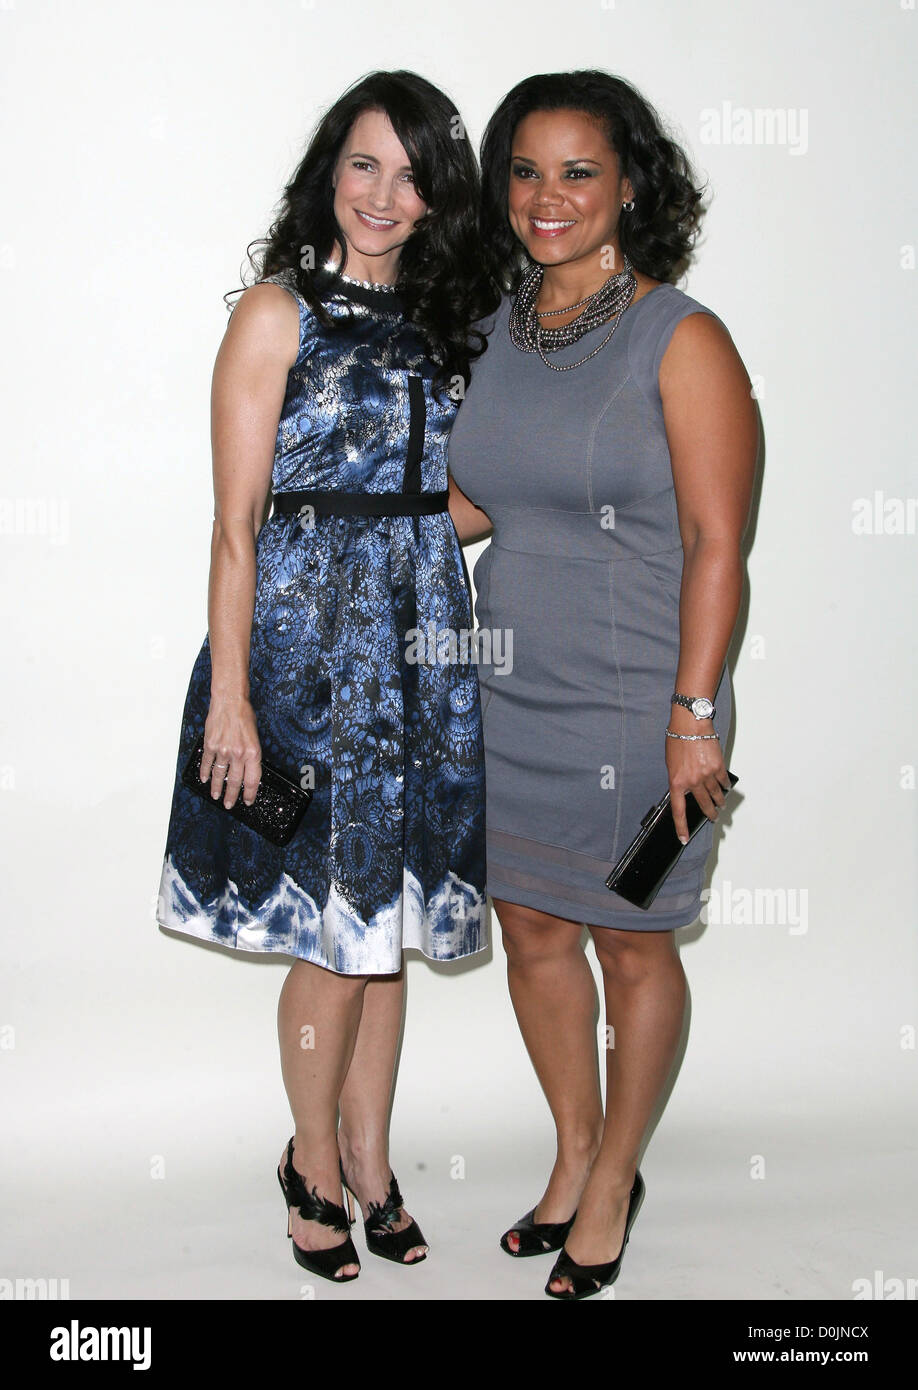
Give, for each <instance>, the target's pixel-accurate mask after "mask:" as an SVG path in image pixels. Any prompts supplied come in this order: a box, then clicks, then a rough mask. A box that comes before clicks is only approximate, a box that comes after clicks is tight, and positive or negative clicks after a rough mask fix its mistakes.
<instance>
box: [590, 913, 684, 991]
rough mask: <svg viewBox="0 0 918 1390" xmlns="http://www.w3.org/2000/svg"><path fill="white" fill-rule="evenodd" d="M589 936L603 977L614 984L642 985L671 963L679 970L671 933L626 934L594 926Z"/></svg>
mask: <svg viewBox="0 0 918 1390" xmlns="http://www.w3.org/2000/svg"><path fill="white" fill-rule="evenodd" d="M591 935H592V937H593V945H594V946H595V948H596V959H597V960H598V961H599V964H600V967H601V968H602V972H603V975H604V976H605V977H606V978H607V979H609V980H611V981H614V982H615V983H616V984H620V985H639V984H642V983H643V982H644V981H645V980H647V979H648V978H650V976H652V975H655V974H657V973H658V972H659V971H660V970H661V969H665V968H666V967H667V966H670V967H671V966H672V965H673V963H674V962H675V965H676V967H677V968H681V967H679V957H678V955H676V951H675V944H674V942H673V935H672V932H626V931H618V930H617V929H615V928H613V927H597V928H595V929H594V930H593V931H592V932H591Z"/></svg>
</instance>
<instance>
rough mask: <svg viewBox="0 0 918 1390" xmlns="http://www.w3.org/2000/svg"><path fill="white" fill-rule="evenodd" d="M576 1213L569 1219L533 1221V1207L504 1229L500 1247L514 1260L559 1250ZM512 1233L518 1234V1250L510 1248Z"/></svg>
mask: <svg viewBox="0 0 918 1390" xmlns="http://www.w3.org/2000/svg"><path fill="white" fill-rule="evenodd" d="M576 1215H577V1213H576V1211H575V1212H574V1215H573V1216H572V1217H571V1219H570V1220H569V1221H533V1219H532V1218H533V1217H534V1216H535V1207H533V1208H532V1210H531V1211H527V1213H526V1215H525V1216H521V1217H520V1219H519V1221H517V1223H516V1225H515V1226H511V1227H510V1229H509V1230H508V1231H504V1234H503V1235H502V1236H501V1238H500V1248H501V1250H505V1251H506V1252H507V1254H508V1255H512V1256H513V1258H514V1259H516V1260H519V1259H525V1258H526V1257H528V1256H529V1255H550V1254H551V1252H552V1251H553V1250H560V1249H561V1247H562V1245H563V1244H564V1242H565V1241H566V1240H567V1236H568V1232H569V1231H570V1229H571V1227H572V1226H573V1224H574V1218H575V1217H576ZM512 1235H517V1236H519V1249H518V1250H511V1249H510V1244H509V1241H508V1237H509V1236H512Z"/></svg>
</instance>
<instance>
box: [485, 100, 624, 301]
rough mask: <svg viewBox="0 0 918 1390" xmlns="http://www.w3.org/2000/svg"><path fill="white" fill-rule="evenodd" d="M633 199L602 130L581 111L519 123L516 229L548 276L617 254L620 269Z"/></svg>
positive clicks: (514, 149)
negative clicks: (621, 231) (625, 206)
mask: <svg viewBox="0 0 918 1390" xmlns="http://www.w3.org/2000/svg"><path fill="white" fill-rule="evenodd" d="M633 196H634V192H633V189H632V186H631V182H630V180H629V179H623V178H622V177H621V175H620V170H619V162H618V156H617V155H616V153H615V151H614V150H613V149H612V147H611V145H610V144H609V142H608V140H607V139H606V136H605V134H604V132H603V130H602V128H601V127H600V126H599V125H598V124H597V122H596V121H594V120H592V119H591V118H590V117H589V116H587V115H586V114H584V112H582V111H532V112H530V114H529V115H528V116H524V118H523V119H522V120H521V121H520V123H519V125H518V126H517V128H516V131H515V133H514V136H513V144H512V146H511V158H510V185H509V199H508V209H507V211H508V215H509V218H510V225H511V227H512V228H513V230H514V232H515V233H516V235H517V236H518V237H519V239H520V241H521V242H522V243H523V245H524V246H525V247H526V250H527V251H528V252H529V254H530V256H531V257H532V259H533V260H535V261H538V262H539V263H540V264H541V265H544V266H545V267H546V268H548V267H549V266H560V265H566V264H570V263H574V262H581V263H582V264H583V267H584V268H587V266H592V263H593V262H594V261H595V264H596V266H597V267H598V266H599V265H600V256H601V254H602V250H603V248H604V247H609V246H614V248H615V265H614V267H608V268H607V269H606V270H605V275H608V274H609V273H610V271H611V270H612V269H614V270H620V269H621V268H622V262H621V252H620V249H619V244H618V233H617V228H618V221H619V217H620V215H621V208H622V203H624V202H628V201H630V199H631V198H633Z"/></svg>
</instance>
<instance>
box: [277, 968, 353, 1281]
mask: <svg viewBox="0 0 918 1390" xmlns="http://www.w3.org/2000/svg"><path fill="white" fill-rule="evenodd" d="M366 984H367V976H365V975H336V974H335V973H334V971H331V970H324V969H323V968H322V967H321V966H318V965H311V964H310V963H309V962H307V961H297V962H296V964H295V965H293V966H291V969H290V972H289V974H288V975H287V978H286V980H285V981H284V984H283V987H282V989H281V993H280V999H279V1001H278V1006H277V1035H278V1041H279V1043H280V1053H281V1072H282V1074H283V1078H284V1086H285V1088H286V1091H287V1098H288V1100H289V1101H290V1110H291V1112H292V1114H293V1122H294V1153H293V1166H294V1168H295V1169H296V1171H297V1172H298V1173H301V1174H302V1175H303V1177H304V1178H305V1179H306V1182H307V1185H308V1187H309V1188H310V1190H311V1189H312V1188H313V1187H315V1188H316V1189H317V1191H318V1194H319V1196H320V1197H327V1198H328V1199H329V1201H331V1202H335V1203H341V1202H342V1200H343V1194H342V1191H341V1178H340V1175H339V1173H338V1142H337V1137H336V1129H337V1123H338V1097H339V1095H340V1093H341V1087H342V1086H343V1084H344V1078H345V1076H346V1075H347V1070H348V1067H349V1065H350V1061H351V1056H352V1054H353V1051H354V1045H355V1042H356V1039H357V1031H358V1027H359V1025H360V1018H361V1012H362V1009H363V1000H364V990H365V987H366ZM310 1030H311V1031H310ZM286 1161H287V1149H286V1146H285V1147H284V1152H283V1156H282V1158H281V1172H283V1171H284V1165H285V1164H286ZM292 1212H293V1239H294V1240H295V1241H296V1243H297V1245H299V1246H301V1247H302V1248H303V1249H304V1250H327V1249H330V1248H331V1247H332V1246H334V1245H340V1244H341V1243H342V1237H341V1233H340V1231H333V1230H332V1229H331V1228H330V1227H329V1226H320V1225H319V1224H318V1222H316V1221H304V1220H302V1218H301V1217H300V1216H299V1214H298V1212H297V1210H296V1208H295V1207H294V1208H293V1209H292ZM358 1269H359V1266H358V1265H354V1264H349V1265H345V1266H344V1267H343V1268H342V1269H341V1270H339V1271H338V1273H339V1276H340V1275H344V1274H356V1273H357V1272H358Z"/></svg>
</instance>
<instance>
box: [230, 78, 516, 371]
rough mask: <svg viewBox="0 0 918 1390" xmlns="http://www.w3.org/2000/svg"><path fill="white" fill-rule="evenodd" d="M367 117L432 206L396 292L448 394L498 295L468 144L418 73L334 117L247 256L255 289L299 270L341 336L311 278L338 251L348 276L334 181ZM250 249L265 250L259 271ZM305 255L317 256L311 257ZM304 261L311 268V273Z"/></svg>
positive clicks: (414, 237)
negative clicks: (383, 125) (382, 128)
mask: <svg viewBox="0 0 918 1390" xmlns="http://www.w3.org/2000/svg"><path fill="white" fill-rule="evenodd" d="M364 111H383V112H385V114H386V115H387V116H388V118H389V120H390V121H391V123H392V127H393V129H394V131H395V133H396V135H397V136H398V138H399V140H400V141H401V143H402V145H403V146H404V148H405V152H406V154H407V155H408V159H409V161H410V163H411V169H412V172H413V174H414V182H415V188H416V190H417V192H418V194H419V196H420V197H421V198H422V199H423V200H424V202H425V203H426V204H427V210H426V212H425V213H424V215H423V216H422V217H421V218H420V220H419V221H418V223H417V225H416V227H415V229H414V231H413V232H412V234H411V236H410V237H409V239H408V240H407V242H406V243H405V245H404V246H403V247H402V253H401V256H400V258H399V275H398V282H397V284H398V288H399V290H400V292H401V294H402V296H403V299H404V302H405V313H406V317H407V318H409V319H410V320H411V322H412V323H414V324H415V325H416V327H417V328H418V330H419V332H420V334H421V337H422V339H423V341H424V345H425V348H426V351H427V352H428V354H429V356H430V358H431V360H432V361H433V362H434V363H435V365H436V372H435V375H434V385H435V388H436V389H437V390H440V391H442V390H445V389H446V388H447V386H448V384H449V382H450V379H451V378H454V377H456V376H461V377H462V378H463V380H464V382H465V384H466V385H468V382H469V378H470V364H471V362H472V361H473V360H474V359H475V358H476V357H479V356H480V355H481V353H482V352H484V351H485V348H486V347H487V340H486V339H485V337H484V336H483V334H481V333H480V332H478V330H477V329H473V328H472V327H471V325H472V324H473V323H474V322H475V321H476V320H478V319H481V318H484V317H485V316H486V315H487V314H489V313H491V312H492V311H493V310H494V309H495V308H496V307H497V304H498V303H499V300H500V292H499V289H498V287H497V285H496V283H495V281H494V280H493V279H492V277H491V275H490V273H489V270H488V267H487V263H486V258H485V257H484V255H483V252H482V245H481V235H480V181H479V173H478V165H477V162H476V160H475V155H474V152H473V150H472V148H471V143H470V141H469V140H468V138H467V136H466V134H465V128H464V126H463V124H462V121H461V118H460V116H459V113H458V112H457V110H456V108H455V106H454V105H453V103H452V102H451V101H450V100H449V98H448V97H446V96H445V95H444V93H443V92H441V91H440V90H439V88H437V87H435V86H433V84H432V83H430V82H428V81H426V79H425V78H423V77H419V76H418V74H417V73H414V72H405V71H397V72H372V73H369V74H368V75H367V76H366V77H363V78H361V79H360V80H359V81H358V82H356V83H354V85H353V86H351V87H349V88H348V90H347V91H346V92H345V93H344V94H343V96H341V97H340V98H339V99H338V100H337V101H336V102H335V103H334V105H333V106H331V107H330V108H329V110H328V111H327V112H326V113H325V115H324V116H323V117H322V119H321V120H320V122H319V124H318V126H317V127H316V129H315V132H314V134H313V136H312V138H311V140H310V141H309V145H308V147H307V150H306V153H305V155H304V156H303V159H302V161H301V162H300V164H299V167H298V168H297V170H296V172H295V173H294V175H293V177H292V178H291V180H290V182H289V183H288V184H287V186H286V188H285V189H284V194H283V197H282V200H281V202H280V204H279V205H278V209H277V212H276V217H275V220H274V222H273V224H272V226H271V228H270V230H269V232H268V235H267V236H266V237H264V238H261V239H260V240H259V241H256V242H252V243H250V245H249V247H248V248H247V252H248V258H249V261H250V263H251V264H252V266H253V267H254V269H255V270H256V274H257V276H258V280H263V279H264V278H265V276H267V275H274V274H276V273H277V272H278V271H280V270H284V269H290V270H292V271H294V272H295V275H296V283H297V288H298V289H299V291H300V293H301V294H302V296H303V298H304V299H305V300H306V302H307V303H308V304H309V305H310V307H311V308H312V309H313V311H314V312H315V314H316V317H317V318H318V319H319V321H320V322H321V323H322V324H323V325H324V326H325V327H326V328H329V329H333V328H334V325H335V320H333V319H332V317H331V315H329V314H328V312H327V310H326V309H325V308H324V306H323V304H322V300H321V297H320V295H319V292H318V291H317V289H316V287H315V285H314V284H313V272H314V271H315V270H320V269H321V268H322V267H323V265H324V264H325V262H326V260H327V259H328V258H329V257H330V256H331V254H332V252H333V250H334V249H335V247H337V248H338V255H337V256H336V257H335V259H336V263H340V265H339V268H340V269H342V270H343V269H345V267H346V263H347V246H346V244H345V242H344V238H343V237H342V235H341V232H340V229H339V227H338V224H337V221H336V219H335V214H334V190H333V188H332V173H333V171H334V168H335V165H336V163H337V161H338V156H339V154H340V151H341V147H342V145H343V144H344V142H345V140H346V139H347V135H348V132H349V131H350V129H351V127H352V125H353V124H354V122H355V121H356V120H357V118H358V116H360V115H361V114H362V113H363V112H364ZM252 246H262V247H263V250H262V251H261V252H260V253H258V254H259V262H258V263H256V261H255V259H254V258H253V256H252V254H251V247H252ZM307 247H308V248H310V250H311V253H312V254H311V256H305V257H304V250H305V248H307ZM304 259H306V260H309V261H310V262H311V264H309V265H304V264H303V261H304ZM257 282H258V281H255V282H253V283H257ZM245 288H246V289H247V288H249V286H248V285H245ZM230 293H231V294H239V293H241V291H238V290H236V291H231V292H230ZM228 298H229V296H228V295H225V296H224V299H226V300H228ZM345 322H346V319H345Z"/></svg>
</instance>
